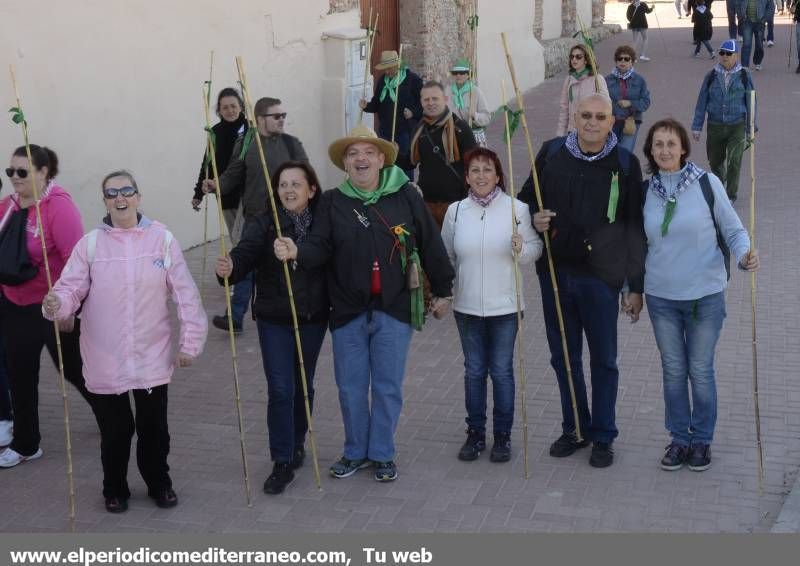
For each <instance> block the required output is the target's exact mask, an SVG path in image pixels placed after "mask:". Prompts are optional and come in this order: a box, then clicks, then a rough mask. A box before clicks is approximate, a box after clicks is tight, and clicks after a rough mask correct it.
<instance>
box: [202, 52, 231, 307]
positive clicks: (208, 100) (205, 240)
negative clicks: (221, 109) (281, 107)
mask: <svg viewBox="0 0 800 566" xmlns="http://www.w3.org/2000/svg"><path fill="white" fill-rule="evenodd" d="M213 76H214V50H213V49H212V50H211V63H210V65H209V68H208V89H206V106H211V79H212V78H213ZM210 160H211V136H210V135H206V163H205V169H206V173H205V179H204V180H205V181H208V162H209V161H210ZM208 198H209V197H208V196H206V198H204V199H203V272H202V275H201V277H200V302H205V300H206V269H207V267H208ZM218 204H219V205H220V206H222V203H218ZM220 233H221V232H220ZM228 312H230V311H228Z"/></svg>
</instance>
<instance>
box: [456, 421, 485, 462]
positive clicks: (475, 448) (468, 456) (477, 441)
mask: <svg viewBox="0 0 800 566" xmlns="http://www.w3.org/2000/svg"><path fill="white" fill-rule="evenodd" d="M484 450H486V432H484V431H479V430H476V429H474V428H468V429H467V441H466V442H464V446H462V447H461V450H459V452H458V459H459V460H464V461H465V462H471V461H472V460H477V459H478V456H480V455H481V452H483V451H484Z"/></svg>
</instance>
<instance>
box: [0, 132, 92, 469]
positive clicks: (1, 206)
mask: <svg viewBox="0 0 800 566" xmlns="http://www.w3.org/2000/svg"><path fill="white" fill-rule="evenodd" d="M30 149H31V158H32V160H33V163H32V164H31V163H29V162H28V157H27V153H26V151H25V147H18V148H17V149H16V150H15V151H14V153H13V155H12V157H11V163H10V166H9V167H8V168H7V169H6V175H8V177H9V179H11V185H12V186H13V188H14V192H13V193H11V194H10V195H9V196H7V197H5V198H4V199H2V200H0V234H2V235H3V236H10V235H11V233H12V232H14V230H16V229H19V230H22V231H24V234H25V243H26V249H27V252H28V257H29V260H30V264H29V266H28V269H27V270H24V271H27V275H26V276H25V277H20V276H19V274H20V273H21V271H23V270H19V271H17V272H15V273H10V272H7V270H6V269H2V270H0V271H2V272H0V283H1V284H0V289H2V294H3V298H2V299H0V312H2V325H3V332H2V334H3V340H4V344H5V347H6V352H7V358H6V359H7V367H8V378H9V385H10V390H11V405H12V409H13V414H14V433H13V439H12V441H11V444H10V445H9V446H8V448H6V449H5V450H3V451H2V452H0V468H12V467H14V466H16V465H18V464H21V463H23V462H26V461H28V460H35V459H36V458H41V456H42V449H41V448H40V447H39V443H40V441H41V439H42V437H41V435H40V434H39V362H40V359H41V356H42V348H44V347H47V351H48V352H49V353H50V356H51V357H52V359H53V363H55V364H56V365H58V364H57V361H56V360H57V357H56V336H55V330H54V328H53V323H52V322H49V321H47V320H45V319H44V318H43V317H42V309H41V304H42V298H43V297H44V296H45V293H47V277H46V274H45V269H44V260H43V256H42V244H41V240H40V238H39V230H40V227H39V225H38V222H37V220H36V207H35V206H34V201H35V199H34V192H33V182H34V180H35V181H36V187H37V189H38V193H39V209H40V211H41V215H42V224H43V225H44V229H43V231H44V236H45V245H46V248H47V259H48V262H49V265H50V273H51V275H52V277H53V279H54V280H55V278H57V277H58V276H59V275H61V270H62V269H63V268H64V264H65V263H66V262H67V259H68V258H69V255H70V253H72V248H73V247H75V243H76V242H77V241H78V240H79V239H80V238H81V236H82V235H83V224H82V223H81V215H80V213H79V212H78V208H77V207H76V206H75V203H74V202H72V197H70V196H69V193H67V192H66V191H65V190H64V189H63V188H61V187H59V186H58V185H57V184H56V183H55V181H54V179H55V176H56V175H57V174H58V157H57V156H56V154H55V152H53V151H52V150H51V149H48V148H46V147H40V146H38V145H31V146H30ZM26 277H29V278H27V279H26ZM73 320H74V319H72V318H65V319H64V320H63V321H62V323H61V324H60V327H61V351H62V353H63V354H64V377H65V378H66V380H67V381H69V382H71V383H72V384H73V385H75V387H77V388H78V391H80V393H81V395H83V397H84V398H87V396H88V393H87V391H86V388H85V386H84V383H83V375H82V374H81V355H80V348H79V347H78V335H79V329H80V326H79V324H78V323H77V322H75V323H74V328H73Z"/></svg>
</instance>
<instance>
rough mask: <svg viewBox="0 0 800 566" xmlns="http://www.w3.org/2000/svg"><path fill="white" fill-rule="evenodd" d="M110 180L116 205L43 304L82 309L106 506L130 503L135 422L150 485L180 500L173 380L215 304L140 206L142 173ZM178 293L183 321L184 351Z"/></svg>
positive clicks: (65, 314)
mask: <svg viewBox="0 0 800 566" xmlns="http://www.w3.org/2000/svg"><path fill="white" fill-rule="evenodd" d="M101 186H102V189H103V202H104V204H105V207H106V210H107V211H108V215H107V216H106V217H105V218H104V219H103V223H102V224H101V226H100V227H99V228H97V229H95V230H92V231H91V232H89V233H88V234H87V235H86V236H84V237H83V238H82V239H81V240H80V241H79V242H78V243H77V245H76V246H75V250H74V251H73V253H72V255H71V256H70V258H69V261H68V262H67V265H66V267H64V271H63V273H61V277H60V278H59V280H58V281H57V282H56V284H55V285H54V286H53V290H52V292H51V293H49V294H48V295H47V296H46V297H45V299H44V301H43V302H42V305H41V308H42V312H44V314H45V316H46V317H47V318H50V319H56V320H59V321H60V320H65V319H69V318H70V317H72V316H73V315H74V314H75V312H76V311H77V310H78V309H81V320H82V322H83V333H82V335H81V351H82V352H83V363H84V373H85V376H86V388H87V389H88V390H89V391H91V392H92V406H93V408H94V410H95V416H96V418H97V422H98V424H99V425H100V458H101V460H102V463H103V496H104V497H105V506H106V510H107V511H108V512H109V513H121V512H123V511H125V510H126V509H127V508H128V499H129V498H130V496H131V492H130V490H129V489H128V481H127V475H128V458H129V455H130V447H131V439H132V438H133V433H134V430H135V431H136V434H137V436H138V441H137V446H136V461H137V464H138V466H139V471H140V472H141V474H142V477H143V478H144V481H145V483H146V484H147V493H148V495H149V496H150V497H151V498H152V499H154V500H155V504H156V505H157V506H158V507H162V508H167V507H174V506H175V505H177V504H178V496H177V495H176V494H175V491H174V490H173V489H172V480H171V479H170V476H169V466H168V465H167V455H168V454H169V442H170V437H169V429H168V426H167V387H168V383H169V382H170V379H171V377H172V373H173V371H174V369H175V368H176V367H187V366H189V365H191V363H192V360H194V359H195V358H196V357H197V356H199V355H200V353H201V351H202V349H203V345H204V343H205V339H206V333H207V329H208V325H207V322H206V314H205V312H204V311H203V308H202V306H201V304H200V294H199V293H198V291H197V287H196V286H195V284H194V280H193V279H192V276H191V274H190V273H189V268H188V267H187V266H186V262H185V261H184V259H183V254H182V253H181V248H180V246H179V245H178V242H177V241H176V240H175V239H174V238H173V237H172V234H171V233H170V232H169V231H168V230H167V229H166V227H164V225H163V224H160V223H158V222H154V221H152V220H150V219H149V218H147V217H145V216H143V215H142V214H141V213H139V211H138V208H139V203H140V202H141V196H140V194H139V189H138V187H137V185H136V181H135V180H134V178H133V176H132V175H131V174H130V173H128V172H127V171H114V172H113V173H109V174H108V175H106V177H105V178H104V179H103V182H102V184H101ZM169 297H172V300H173V302H174V303H175V305H176V307H177V314H178V320H179V322H180V327H181V328H180V336H179V340H178V352H177V354H175V353H174V352H173V348H172V329H171V324H170V319H171V316H170V309H169V306H168V304H167V299H168V298H169ZM129 394H132V396H133V401H134V405H135V409H136V418H135V419H134V415H133V413H132V412H131V406H130V400H129Z"/></svg>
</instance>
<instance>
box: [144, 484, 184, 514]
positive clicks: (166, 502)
mask: <svg viewBox="0 0 800 566" xmlns="http://www.w3.org/2000/svg"><path fill="white" fill-rule="evenodd" d="M149 495H150V497H151V498H152V499H155V501H156V507H160V508H161V509H169V508H170V507H175V506H176V505H177V504H178V495H177V494H176V493H175V490H174V489H172V488H171V487H168V488H166V489H162V490H161V491H159V492H158V493H155V494H153V493H150V494H149Z"/></svg>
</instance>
